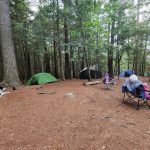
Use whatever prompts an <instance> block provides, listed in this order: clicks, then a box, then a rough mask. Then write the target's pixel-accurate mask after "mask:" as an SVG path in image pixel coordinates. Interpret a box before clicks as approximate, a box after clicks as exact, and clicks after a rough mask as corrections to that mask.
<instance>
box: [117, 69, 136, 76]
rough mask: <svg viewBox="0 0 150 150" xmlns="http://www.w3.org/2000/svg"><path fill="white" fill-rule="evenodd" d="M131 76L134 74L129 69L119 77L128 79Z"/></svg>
mask: <svg viewBox="0 0 150 150" xmlns="http://www.w3.org/2000/svg"><path fill="white" fill-rule="evenodd" d="M132 74H134V71H133V70H131V69H129V70H125V71H123V72H121V73H120V75H119V77H129V76H130V75H132Z"/></svg>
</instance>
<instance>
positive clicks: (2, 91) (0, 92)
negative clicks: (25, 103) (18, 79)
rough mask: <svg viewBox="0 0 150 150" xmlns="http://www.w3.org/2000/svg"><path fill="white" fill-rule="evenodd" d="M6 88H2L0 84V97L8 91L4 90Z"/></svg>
mask: <svg viewBox="0 0 150 150" xmlns="http://www.w3.org/2000/svg"><path fill="white" fill-rule="evenodd" d="M5 90H6V88H4V87H3V86H0V97H2V95H5V94H7V93H9V92H4V91H5Z"/></svg>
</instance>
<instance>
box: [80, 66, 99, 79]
mask: <svg viewBox="0 0 150 150" xmlns="http://www.w3.org/2000/svg"><path fill="white" fill-rule="evenodd" d="M89 69H90V74H91V78H92V79H98V78H100V72H99V71H97V70H98V65H94V66H91V67H89ZM79 75H80V79H88V70H87V67H85V68H84V69H82V70H81V71H80V73H79Z"/></svg>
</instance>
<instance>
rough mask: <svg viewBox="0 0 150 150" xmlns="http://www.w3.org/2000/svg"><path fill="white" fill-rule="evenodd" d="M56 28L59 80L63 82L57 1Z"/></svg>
mask: <svg viewBox="0 0 150 150" xmlns="http://www.w3.org/2000/svg"><path fill="white" fill-rule="evenodd" d="M56 22H57V23H56V26H57V38H58V44H57V48H58V51H59V65H60V77H61V79H62V80H63V81H64V80H65V77H64V71H63V61H62V50H61V47H60V33H59V30H60V29H59V2H58V0H57V21H56Z"/></svg>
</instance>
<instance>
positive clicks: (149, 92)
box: [143, 83, 150, 100]
mask: <svg viewBox="0 0 150 150" xmlns="http://www.w3.org/2000/svg"><path fill="white" fill-rule="evenodd" d="M143 86H144V92H145V97H146V98H147V99H149V100H150V91H149V90H148V85H147V83H144V84H143Z"/></svg>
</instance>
